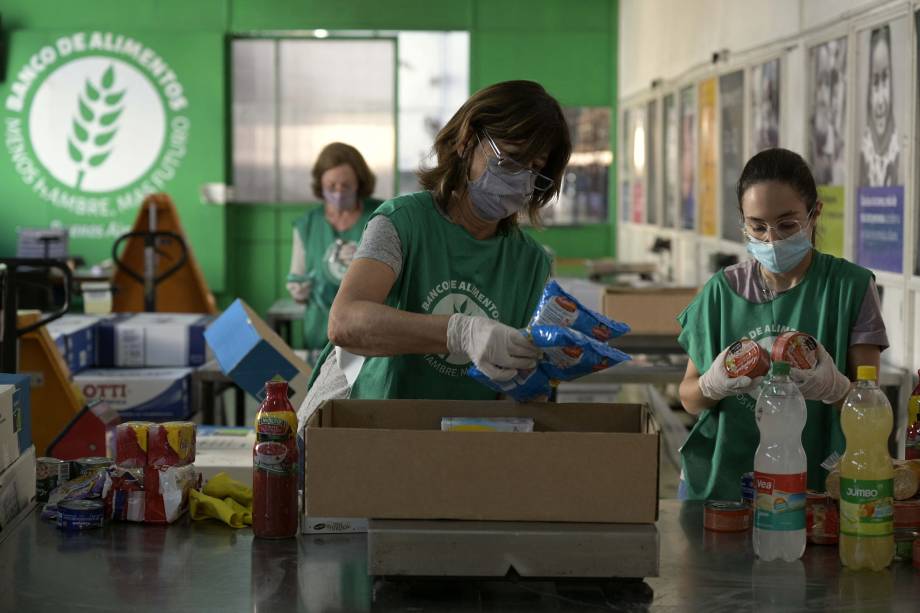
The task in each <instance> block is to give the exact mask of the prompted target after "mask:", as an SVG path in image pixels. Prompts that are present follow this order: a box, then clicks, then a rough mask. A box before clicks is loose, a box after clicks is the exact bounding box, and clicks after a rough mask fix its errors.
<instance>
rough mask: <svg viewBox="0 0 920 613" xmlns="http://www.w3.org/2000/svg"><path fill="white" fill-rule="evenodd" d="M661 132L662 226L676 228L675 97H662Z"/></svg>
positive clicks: (677, 155)
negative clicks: (662, 177)
mask: <svg viewBox="0 0 920 613" xmlns="http://www.w3.org/2000/svg"><path fill="white" fill-rule="evenodd" d="M662 104H663V109H662V111H663V113H662V116H663V122H664V129H663V130H662V131H661V132H662V139H663V140H664V143H663V151H664V156H663V164H662V165H663V168H662V173H663V174H664V196H663V200H664V203H663V204H664V206H663V209H664V211H663V215H662V217H663V225H664V227H665V228H674V227H676V226H677V204H678V202H679V201H680V178H679V177H680V173H679V169H680V155H679V153H680V148H679V146H678V140H679V139H678V133H679V132H680V122H679V121H678V115H677V95H676V94H668V95H667V96H665V97H664V101H663V102H662Z"/></svg>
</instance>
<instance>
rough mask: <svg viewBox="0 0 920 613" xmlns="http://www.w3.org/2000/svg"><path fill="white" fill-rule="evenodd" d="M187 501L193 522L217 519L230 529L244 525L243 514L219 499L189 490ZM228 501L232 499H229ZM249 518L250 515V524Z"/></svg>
mask: <svg viewBox="0 0 920 613" xmlns="http://www.w3.org/2000/svg"><path fill="white" fill-rule="evenodd" d="M188 499H189V514H190V515H191V516H192V519H194V520H202V519H219V520H220V521H222V522H224V523H225V524H227V525H228V526H230V527H231V528H242V527H243V526H245V525H246V521H245V517H244V513H241V512H240V511H239V510H238V509H237V507H234V506H232V505H229V504H227V503H226V502H224V501H223V500H221V499H219V498H214V497H213V496H208V495H207V494H202V493H201V492H199V491H198V490H189V493H188ZM230 500H231V501H232V500H233V499H232V498H230ZM244 511H245V509H244ZM251 518H252V515H251V514H250V523H252V519H251Z"/></svg>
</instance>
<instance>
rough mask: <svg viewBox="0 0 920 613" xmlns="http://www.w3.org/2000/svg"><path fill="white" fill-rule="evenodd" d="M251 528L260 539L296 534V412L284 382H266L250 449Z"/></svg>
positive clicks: (287, 536)
mask: <svg viewBox="0 0 920 613" xmlns="http://www.w3.org/2000/svg"><path fill="white" fill-rule="evenodd" d="M252 489H253V499H252V531H253V533H254V534H255V535H256V536H257V537H261V538H290V537H292V536H295V535H296V534H297V525H298V513H297V413H295V412H294V407H293V406H291V402H290V401H289V400H288V384H287V382H285V381H269V382H268V383H266V384H265V400H263V401H262V404H261V405H260V406H259V413H258V415H256V444H255V446H254V447H253V449H252Z"/></svg>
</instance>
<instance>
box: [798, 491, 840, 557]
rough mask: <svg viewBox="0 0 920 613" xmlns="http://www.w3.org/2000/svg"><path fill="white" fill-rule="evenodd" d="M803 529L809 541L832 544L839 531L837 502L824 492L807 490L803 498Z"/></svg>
mask: <svg viewBox="0 0 920 613" xmlns="http://www.w3.org/2000/svg"><path fill="white" fill-rule="evenodd" d="M805 529H806V536H807V538H808V542H809V543H814V544H815V545H833V544H835V543H836V542H837V540H838V538H839V536H838V535H839V532H840V515H839V514H838V512H837V503H836V502H835V501H834V499H833V498H831V497H830V496H828V495H827V494H826V493H825V492H814V491H809V492H808V493H807V496H806V498H805Z"/></svg>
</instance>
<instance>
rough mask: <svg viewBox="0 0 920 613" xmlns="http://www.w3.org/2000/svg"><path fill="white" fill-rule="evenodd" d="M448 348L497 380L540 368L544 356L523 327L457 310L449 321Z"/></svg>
mask: <svg viewBox="0 0 920 613" xmlns="http://www.w3.org/2000/svg"><path fill="white" fill-rule="evenodd" d="M447 348H448V349H449V350H450V352H451V353H462V354H463V355H465V356H467V357H468V358H469V359H470V360H471V361H472V362H473V364H475V365H476V367H477V368H478V369H479V370H481V371H482V372H483V374H485V375H486V376H487V377H489V378H490V379H492V380H493V381H509V380H511V379H513V378H514V376H515V375H516V374H517V371H518V370H526V369H529V368H536V366H537V360H538V359H539V358H540V356H541V355H543V352H542V351H541V350H540V349H538V348H537V347H536V346H535V345H534V344H533V343H532V342H531V341H530V339H528V338H527V337H525V336H524V335H523V334H521V332H520V330H515V329H514V328H512V327H511V326H506V325H505V324H503V323H501V322H499V321H495V320H494V319H489V318H488V317H473V316H471V315H464V314H462V313H454V314H453V315H451V316H450V320H448V322H447Z"/></svg>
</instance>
